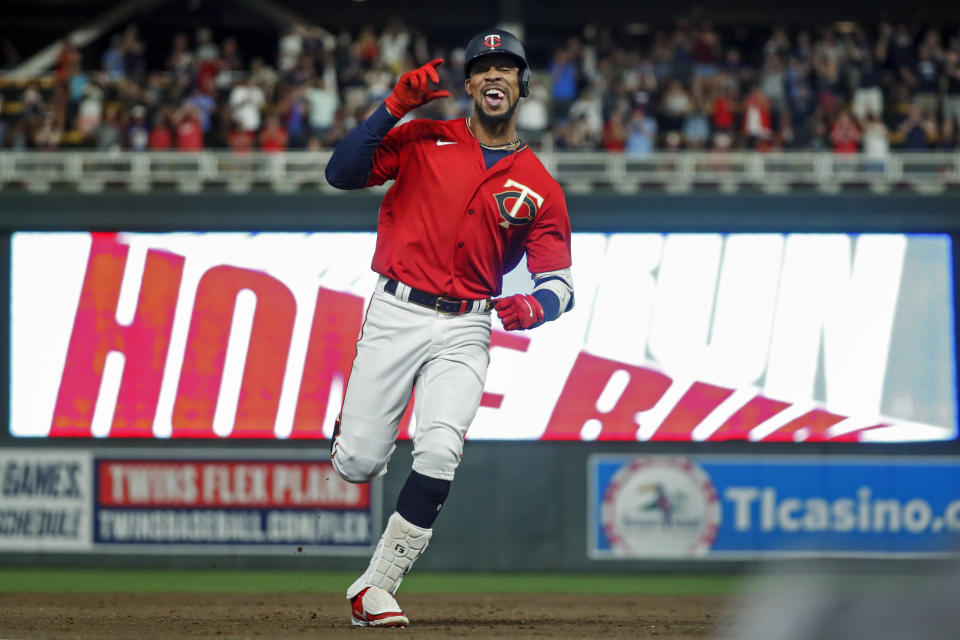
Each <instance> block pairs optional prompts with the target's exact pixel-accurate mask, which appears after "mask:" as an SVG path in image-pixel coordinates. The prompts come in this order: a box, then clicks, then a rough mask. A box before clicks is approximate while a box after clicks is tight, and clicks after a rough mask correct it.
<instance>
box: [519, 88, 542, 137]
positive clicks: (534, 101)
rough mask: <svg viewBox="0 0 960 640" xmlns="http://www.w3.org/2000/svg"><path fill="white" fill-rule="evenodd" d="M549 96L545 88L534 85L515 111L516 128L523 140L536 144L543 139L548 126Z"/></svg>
mask: <svg viewBox="0 0 960 640" xmlns="http://www.w3.org/2000/svg"><path fill="white" fill-rule="evenodd" d="M548 102H549V94H548V93H547V90H546V88H545V87H542V86H540V85H534V86H532V87H531V88H530V95H529V96H527V98H526V100H522V101H521V102H520V106H519V107H518V109H517V111H518V113H517V128H518V129H520V130H521V131H522V132H523V136H524V140H527V141H528V142H536V141H539V140H541V139H542V138H543V136H544V134H545V133H546V132H547V129H548V128H549V126H550V107H549V105H548Z"/></svg>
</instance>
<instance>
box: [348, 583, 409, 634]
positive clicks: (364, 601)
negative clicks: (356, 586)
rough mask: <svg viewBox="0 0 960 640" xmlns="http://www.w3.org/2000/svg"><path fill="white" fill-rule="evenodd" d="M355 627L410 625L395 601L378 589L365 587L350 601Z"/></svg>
mask: <svg viewBox="0 0 960 640" xmlns="http://www.w3.org/2000/svg"><path fill="white" fill-rule="evenodd" d="M350 608H351V610H352V613H353V617H352V618H351V620H350V621H351V622H352V623H353V626H355V627H405V626H407V625H408V624H410V621H409V620H408V619H407V616H405V615H403V611H401V610H400V605H398V604H397V601H396V599H394V597H393V596H392V595H390V594H389V593H387V592H386V591H384V590H383V589H381V588H380V587H367V588H366V589H364V590H363V591H361V592H360V593H358V594H357V595H355V596H353V598H351V599H350Z"/></svg>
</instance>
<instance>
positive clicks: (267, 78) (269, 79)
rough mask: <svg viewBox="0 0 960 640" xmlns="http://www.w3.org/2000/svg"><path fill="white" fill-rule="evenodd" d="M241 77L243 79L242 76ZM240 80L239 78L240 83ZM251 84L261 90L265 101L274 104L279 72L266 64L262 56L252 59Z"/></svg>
mask: <svg viewBox="0 0 960 640" xmlns="http://www.w3.org/2000/svg"><path fill="white" fill-rule="evenodd" d="M240 77H242V74H241V76H240ZM239 79H240V78H237V80H238V81H239ZM250 82H251V83H252V84H253V85H255V86H257V87H259V88H260V93H261V94H262V95H263V98H264V100H266V101H267V102H273V99H274V95H275V93H276V86H277V72H276V70H274V68H273V67H271V66H270V65H268V64H266V63H264V61H263V58H261V57H260V56H254V57H253V58H251V59H250Z"/></svg>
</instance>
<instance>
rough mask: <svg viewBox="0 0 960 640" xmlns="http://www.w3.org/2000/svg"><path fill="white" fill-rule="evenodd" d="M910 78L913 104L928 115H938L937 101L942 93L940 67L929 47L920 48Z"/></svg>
mask: <svg viewBox="0 0 960 640" xmlns="http://www.w3.org/2000/svg"><path fill="white" fill-rule="evenodd" d="M910 77H911V78H912V80H911V82H910V84H911V87H912V89H913V103H914V104H916V105H919V106H920V108H921V109H923V110H924V111H925V112H927V113H936V112H937V111H938V106H939V105H938V104H937V101H938V92H939V91H940V65H939V64H938V63H937V61H936V60H935V59H934V57H933V51H932V49H931V48H930V47H929V46H928V45H924V46H921V47H920V51H919V55H918V56H917V61H916V63H915V64H914V66H913V69H912V73H911V74H910Z"/></svg>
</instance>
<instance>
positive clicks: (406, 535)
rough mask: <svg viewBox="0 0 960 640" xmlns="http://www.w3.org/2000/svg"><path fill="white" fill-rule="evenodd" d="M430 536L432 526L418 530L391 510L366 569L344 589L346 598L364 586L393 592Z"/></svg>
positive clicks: (424, 548) (425, 545)
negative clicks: (391, 512) (385, 526)
mask: <svg viewBox="0 0 960 640" xmlns="http://www.w3.org/2000/svg"><path fill="white" fill-rule="evenodd" d="M432 535H433V529H421V528H420V527H418V526H416V525H414V524H410V523H409V522H407V521H406V520H405V519H404V518H403V516H401V515H400V514H399V513H397V512H394V513H393V514H392V515H391V516H390V519H389V520H387V528H386V529H384V531H383V535H382V536H380V542H379V543H377V548H376V549H375V550H374V552H373V557H372V558H370V565H369V566H368V567H367V570H366V571H364V572H363V575H361V576H360V577H359V578H357V579H356V580H355V581H354V583H353V584H352V585H350V588H349V589H347V599H348V600H349V599H351V598H353V597H354V596H355V595H357V594H358V593H360V592H361V591H363V589H364V588H365V587H380V588H381V589H383V590H384V591H387V592H388V593H396V592H397V589H398V588H399V587H400V583H401V582H403V576H405V575H407V572H408V571H410V567H412V566H413V563H414V562H415V561H416V559H417V558H419V557H420V555H421V554H422V553H423V552H424V551H425V550H426V548H427V544H429V542H430V536H432Z"/></svg>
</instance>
